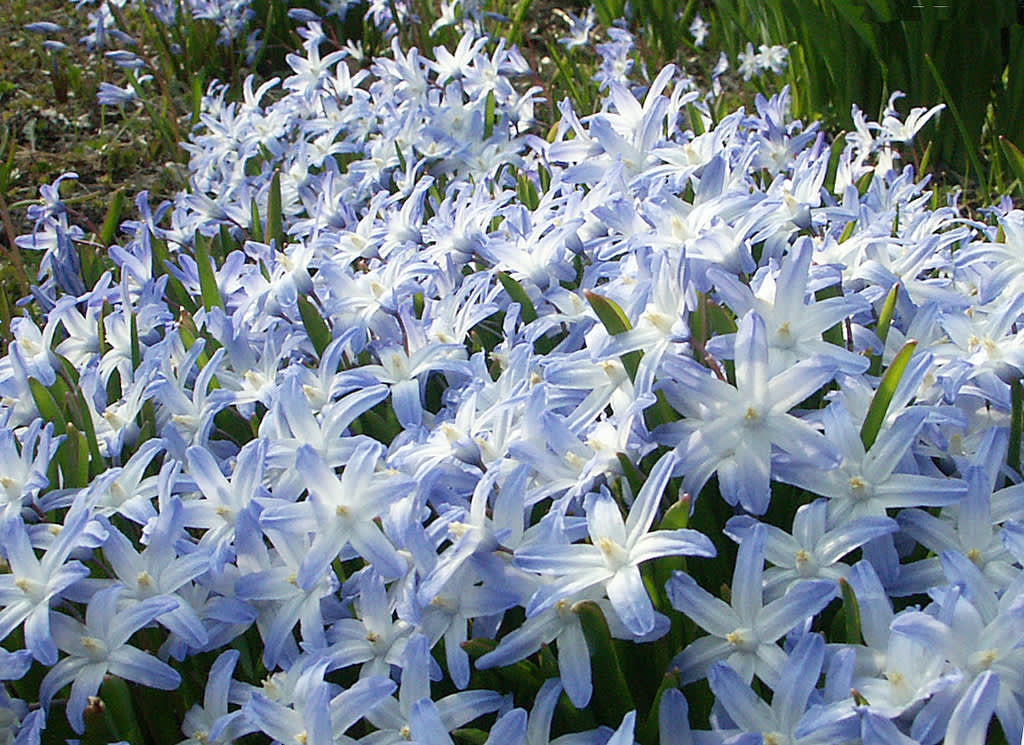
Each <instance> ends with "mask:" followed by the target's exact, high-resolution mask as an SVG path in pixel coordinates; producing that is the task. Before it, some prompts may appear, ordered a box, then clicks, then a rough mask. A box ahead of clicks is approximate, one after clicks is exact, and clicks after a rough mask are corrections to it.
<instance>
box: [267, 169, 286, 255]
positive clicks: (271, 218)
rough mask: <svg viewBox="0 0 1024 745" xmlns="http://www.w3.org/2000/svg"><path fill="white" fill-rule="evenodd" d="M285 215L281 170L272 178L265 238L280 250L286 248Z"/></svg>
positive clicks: (275, 172)
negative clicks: (282, 203) (282, 199)
mask: <svg viewBox="0 0 1024 745" xmlns="http://www.w3.org/2000/svg"><path fill="white" fill-rule="evenodd" d="M283 226H284V216H283V208H282V206H281V172H280V171H274V175H273V176H272V177H271V179H270V194H269V195H268V196H267V229H266V230H265V231H263V232H264V235H263V237H264V239H265V240H266V242H267V243H273V244H274V248H276V249H277V250H278V251H281V250H283V249H284V227H283Z"/></svg>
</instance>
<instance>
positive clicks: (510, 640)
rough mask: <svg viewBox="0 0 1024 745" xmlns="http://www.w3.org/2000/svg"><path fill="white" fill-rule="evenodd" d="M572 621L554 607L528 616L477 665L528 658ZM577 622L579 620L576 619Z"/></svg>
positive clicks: (497, 665)
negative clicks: (563, 617)
mask: <svg viewBox="0 0 1024 745" xmlns="http://www.w3.org/2000/svg"><path fill="white" fill-rule="evenodd" d="M572 623H573V621H572V620H567V621H563V620H562V618H561V616H560V615H559V613H558V611H556V610H555V609H553V608H552V609H549V610H548V611H545V612H544V613H541V614H539V615H536V616H534V617H533V618H528V619H526V620H525V621H524V622H523V623H522V624H520V625H519V626H517V627H516V628H515V629H513V630H512V631H511V632H509V633H508V634H506V635H505V636H503V637H502V638H501V641H499V642H498V646H497V647H495V648H494V649H493V650H491V651H490V652H488V653H487V654H485V655H482V656H481V657H480V658H479V659H478V660H477V661H476V667H477V668H478V669H479V670H487V669H488V668H492V667H504V666H505V665H511V664H512V663H514V662H519V661H520V660H523V659H526V658H527V657H529V656H530V655H531V654H533V653H534V652H536V651H537V650H538V649H540V647H541V645H542V644H548V643H550V642H551V641H552V640H554V639H555V637H556V636H558V635H559V633H561V632H562V629H563V628H564V627H565V626H566V625H569V624H572ZM576 623H577V624H578V623H579V622H578V621H576ZM559 646H561V642H559Z"/></svg>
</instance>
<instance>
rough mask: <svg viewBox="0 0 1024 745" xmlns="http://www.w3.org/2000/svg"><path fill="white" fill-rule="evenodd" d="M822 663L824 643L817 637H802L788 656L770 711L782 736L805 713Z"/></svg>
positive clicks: (790, 729) (821, 638)
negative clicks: (779, 727)
mask: <svg viewBox="0 0 1024 745" xmlns="http://www.w3.org/2000/svg"><path fill="white" fill-rule="evenodd" d="M824 661H825V639H824V638H823V637H822V636H821V635H820V634H805V635H804V636H803V637H802V638H801V639H800V641H799V642H797V644H796V646H795V647H794V648H793V651H792V652H790V654H789V659H788V660H787V661H786V665H785V667H784V668H783V670H782V674H781V675H780V677H779V682H778V684H777V685H776V686H775V691H774V693H773V695H772V709H773V710H774V711H775V716H776V717H777V718H778V721H779V724H780V725H781V728H782V731H783V732H792V731H793V729H795V728H796V725H797V723H798V722H799V721H800V718H801V717H802V716H803V715H804V712H805V711H806V710H807V703H808V700H809V699H810V696H811V693H812V692H813V691H814V689H815V688H817V686H818V678H819V677H820V676H821V666H822V664H823V663H824Z"/></svg>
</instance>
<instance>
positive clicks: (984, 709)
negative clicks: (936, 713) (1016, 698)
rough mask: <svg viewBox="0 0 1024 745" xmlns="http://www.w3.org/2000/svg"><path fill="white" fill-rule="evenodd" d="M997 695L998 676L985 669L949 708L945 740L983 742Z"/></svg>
mask: <svg viewBox="0 0 1024 745" xmlns="http://www.w3.org/2000/svg"><path fill="white" fill-rule="evenodd" d="M998 697H999V678H998V677H997V676H996V674H995V673H994V672H992V671H991V670H986V671H985V672H983V673H982V674H981V675H979V676H978V677H977V678H975V679H974V682H973V683H971V685H970V687H969V688H968V689H967V692H966V693H965V694H964V696H963V698H962V699H960V702H959V703H958V704H957V705H956V708H955V709H954V710H953V715H952V716H951V717H950V719H949V724H948V725H947V727H946V742H947V743H950V744H951V745H952V743H956V745H985V741H986V740H985V736H986V734H987V732H988V725H989V722H990V721H991V719H992V713H993V712H994V711H995V708H996V700H997V699H998Z"/></svg>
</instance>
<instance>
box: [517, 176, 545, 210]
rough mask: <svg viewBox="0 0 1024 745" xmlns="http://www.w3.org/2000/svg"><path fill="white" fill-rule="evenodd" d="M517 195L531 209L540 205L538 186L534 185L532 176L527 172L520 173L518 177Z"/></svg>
mask: <svg viewBox="0 0 1024 745" xmlns="http://www.w3.org/2000/svg"><path fill="white" fill-rule="evenodd" d="M516 195H517V196H518V197H519V201H520V202H522V203H523V204H524V205H526V208H527V209H529V210H531V211H532V210H535V209H537V207H539V206H540V196H539V195H538V194H537V187H536V186H534V185H533V182H532V181H531V180H530V177H529V176H527V175H526V174H525V173H520V174H519V175H518V176H517V177H516Z"/></svg>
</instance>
